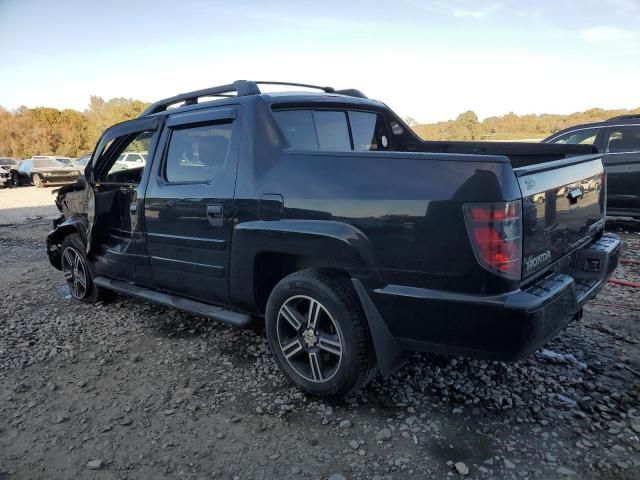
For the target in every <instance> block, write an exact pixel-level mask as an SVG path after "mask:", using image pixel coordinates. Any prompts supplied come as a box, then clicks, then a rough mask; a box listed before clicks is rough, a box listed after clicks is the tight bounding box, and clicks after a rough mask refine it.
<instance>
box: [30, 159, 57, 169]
mask: <svg viewBox="0 0 640 480" xmlns="http://www.w3.org/2000/svg"><path fill="white" fill-rule="evenodd" d="M33 166H34V167H37V168H47V167H64V166H65V164H64V163H61V162H59V161H57V160H53V159H52V158H46V159H36V160H34V161H33Z"/></svg>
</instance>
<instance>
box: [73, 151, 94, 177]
mask: <svg viewBox="0 0 640 480" xmlns="http://www.w3.org/2000/svg"><path fill="white" fill-rule="evenodd" d="M90 161H91V154H89V155H83V156H81V157H78V158H76V159H75V160H74V161H73V163H72V164H71V166H72V167H75V168H77V169H78V170H80V173H82V172H84V169H85V167H86V166H87V164H88V163H89V162H90Z"/></svg>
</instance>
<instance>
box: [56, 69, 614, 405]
mask: <svg viewBox="0 0 640 480" xmlns="http://www.w3.org/2000/svg"><path fill="white" fill-rule="evenodd" d="M260 83H265V82H249V81H237V82H235V83H234V84H232V85H223V86H219V87H213V88H210V89H204V90H198V91H195V92H190V93H186V94H181V95H177V96H175V97H171V98H168V99H164V100H161V101H159V102H156V103H154V104H152V105H151V106H149V107H148V108H147V110H145V111H144V112H143V113H142V114H141V115H140V117H139V118H136V119H133V120H129V121H126V122H122V123H119V124H118V125H115V126H113V127H111V128H109V129H108V130H107V131H106V132H105V133H104V134H103V135H102V137H101V139H100V140H99V142H98V145H97V147H96V150H95V152H94V154H93V157H92V158H93V161H92V162H91V163H90V164H89V165H88V166H87V168H86V169H85V176H86V180H85V181H82V182H78V183H77V184H74V185H68V186H65V187H63V188H61V189H60V190H59V192H58V197H57V200H56V204H57V205H58V207H59V208H60V210H61V212H62V216H61V217H60V218H58V219H56V220H55V221H54V224H53V227H54V228H53V230H52V231H51V232H50V233H49V235H48V237H47V253H48V255H49V259H50V261H51V264H52V265H53V266H54V267H55V268H57V269H59V270H62V271H63V272H64V278H65V280H66V281H67V284H68V286H69V290H70V292H71V295H72V296H73V297H74V298H76V299H78V300H82V301H86V302H94V301H97V300H98V299H99V298H101V297H102V296H103V295H104V294H105V293H107V294H108V293H109V292H110V291H115V292H119V293H122V294H126V295H131V296H133V297H137V298H139V299H144V300H146V301H152V302H156V303H159V304H161V305H165V306H170V307H173V308H178V309H182V310H184V311H186V312H190V313H193V314H197V315H199V316H203V317H207V318H210V319H214V320H217V321H221V322H226V323H228V324H231V325H235V326H249V325H251V324H253V322H255V321H256V318H259V317H265V322H266V325H265V326H266V333H267V338H268V341H269V345H270V347H271V351H272V352H273V353H274V355H275V358H276V361H277V363H278V364H279V366H280V368H281V369H282V371H283V372H284V373H285V375H287V376H288V378H289V379H290V380H291V382H292V383H293V384H295V385H297V386H298V387H300V388H302V389H303V390H305V391H306V392H308V393H311V394H314V395H319V396H343V395H347V394H349V393H350V392H352V391H354V390H356V389H357V388H359V387H360V386H362V385H364V384H366V382H367V381H368V380H370V379H371V378H372V377H373V375H374V373H375V371H376V369H380V371H381V373H382V374H383V375H389V374H391V373H392V372H393V371H395V369H397V368H398V367H399V366H400V365H401V364H402V362H403V361H404V360H406V359H407V352H410V351H414V350H418V351H432V352H440V353H449V354H456V355H460V354H467V355H470V356H476V357H483V358H497V359H503V360H515V359H518V358H523V357H526V356H527V355H529V354H531V353H532V352H534V351H535V350H536V349H538V348H539V347H540V346H542V345H543V344H544V343H545V342H546V341H547V340H549V339H550V338H552V337H553V336H555V335H556V334H557V333H558V332H559V331H560V330H562V329H563V328H564V327H565V326H566V325H567V324H568V323H569V321H570V320H571V319H577V318H580V316H581V312H582V307H583V306H584V305H585V304H586V303H587V302H588V301H589V300H590V299H591V298H593V297H594V295H596V293H597V292H598V291H599V290H600V289H601V288H602V287H603V286H604V285H605V284H606V279H607V277H608V276H609V275H610V274H611V273H612V272H613V270H614V269H615V267H616V265H617V262H618V252H619V248H620V239H619V238H618V237H617V236H616V235H613V234H611V233H604V198H603V191H602V190H601V189H600V188H599V186H600V185H601V183H602V181H603V180H604V169H603V166H602V161H601V159H600V157H601V155H600V154H598V153H597V152H596V151H595V149H594V148H593V147H590V146H581V145H544V144H539V143H535V144H526V143H509V142H504V143H499V142H446V141H445V142H425V141H422V140H421V139H420V138H418V137H417V136H416V135H415V134H413V132H412V131H411V129H409V127H407V126H406V125H405V124H404V123H403V122H402V120H401V119H400V118H399V117H398V116H397V115H396V114H395V113H394V112H392V111H391V110H390V109H389V108H388V107H387V106H386V105H385V104H383V103H381V102H377V101H374V100H370V99H368V98H367V97H365V96H364V95H363V94H362V93H361V92H359V91H357V90H334V89H333V88H330V87H311V88H313V89H318V90H320V92H318V93H315V92H289V93H286V92H281V93H262V92H261V91H260V89H259V87H258V84H260ZM285 85H292V86H296V87H300V86H301V85H299V84H285ZM306 87H309V86H308V85H307V86H306ZM230 94H232V95H230ZM209 97H219V98H220V99H219V100H215V101H206V100H205V99H206V98H209ZM180 103H182V104H183V105H182V106H178V107H176V108H170V107H172V106H174V105H177V104H180ZM141 146H142V148H144V149H148V151H149V161H147V162H145V164H144V165H141V166H137V167H135V168H128V169H126V170H122V169H120V168H119V165H118V162H122V163H127V160H126V158H125V159H124V160H123V159H122V158H123V155H125V156H126V157H128V156H129V155H131V153H132V152H139V151H140V150H141V148H140V147H141ZM131 163H133V162H131ZM591 183H593V184H594V185H595V188H594V189H593V190H591V191H583V190H582V189H581V188H580V187H579V185H581V184H591ZM561 189H563V192H564V191H566V192H567V193H566V194H563V195H562V196H559V195H558V191H559V190H561ZM539 198H543V199H544V202H543V203H544V204H543V205H541V204H536V202H537V201H538V202H539V200H538V199H539Z"/></svg>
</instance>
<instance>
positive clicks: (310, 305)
mask: <svg viewBox="0 0 640 480" xmlns="http://www.w3.org/2000/svg"><path fill="white" fill-rule="evenodd" d="M276 328H277V333H278V344H279V346H280V350H281V352H282V354H283V356H284V358H285V359H286V361H287V363H288V364H289V366H290V367H291V368H292V369H293V370H294V371H295V372H296V373H297V374H298V375H300V376H301V377H303V378H304V379H305V380H308V381H310V382H315V383H320V382H326V381H328V380H331V379H332V378H333V377H334V376H335V374H336V373H337V372H338V370H339V369H340V365H341V363H342V355H343V348H344V347H343V341H342V335H341V333H340V328H339V327H338V324H337V323H336V322H335V320H334V319H333V317H332V316H331V314H330V313H329V311H328V310H327V309H326V308H325V307H324V305H322V303H320V302H319V301H318V300H315V299H313V298H311V297H308V296H306V295H296V296H293V297H290V298H288V299H287V300H286V301H285V302H284V303H283V304H282V306H281V307H280V310H279V311H278V318H277V323H276Z"/></svg>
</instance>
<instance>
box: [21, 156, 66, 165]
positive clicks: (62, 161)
mask: <svg viewBox="0 0 640 480" xmlns="http://www.w3.org/2000/svg"><path fill="white" fill-rule="evenodd" d="M31 158H32V159H34V160H46V159H51V160H57V161H58V162H60V163H62V164H64V165H67V166H70V165H71V164H72V163H73V158H71V157H57V156H55V155H34V156H33V157H31Z"/></svg>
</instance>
